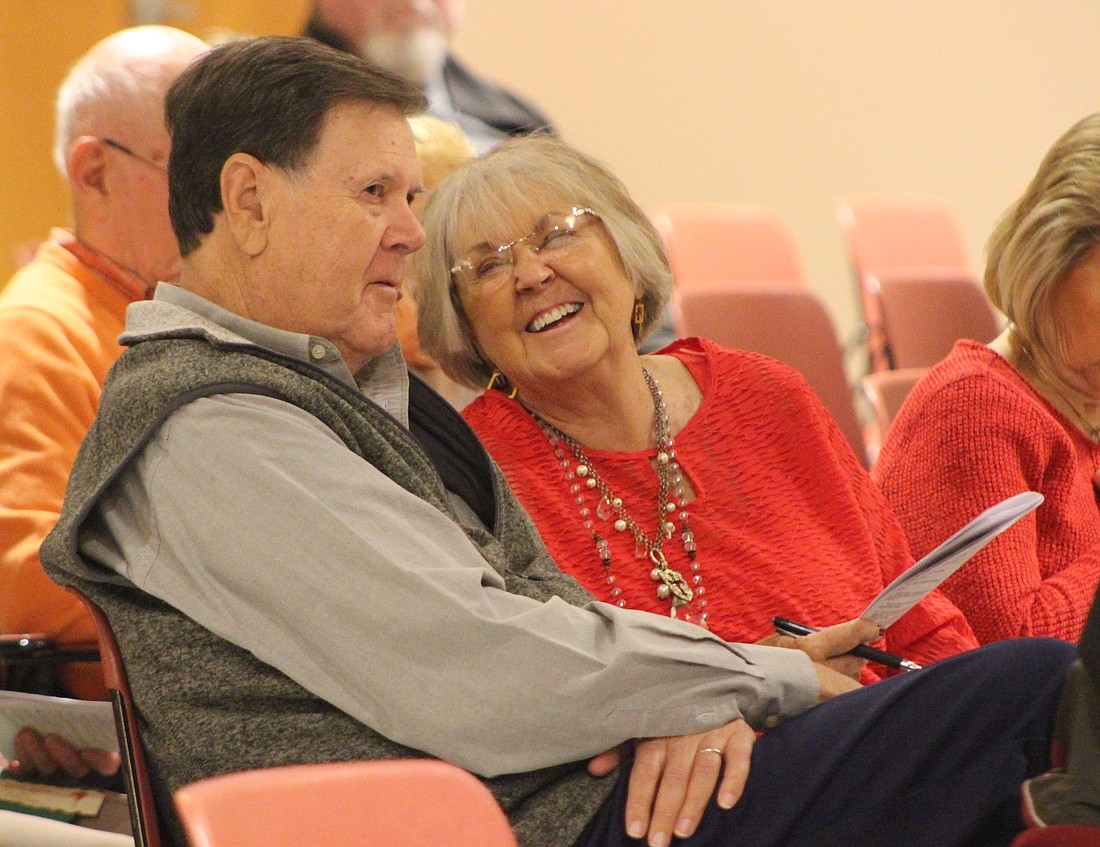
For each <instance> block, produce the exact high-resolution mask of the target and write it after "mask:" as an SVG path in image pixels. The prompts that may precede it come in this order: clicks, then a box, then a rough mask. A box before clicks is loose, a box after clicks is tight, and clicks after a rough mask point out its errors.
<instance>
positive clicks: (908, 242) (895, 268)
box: [836, 194, 989, 370]
mask: <svg viewBox="0 0 1100 847" xmlns="http://www.w3.org/2000/svg"><path fill="white" fill-rule="evenodd" d="M836 216H837V221H838V223H839V224H840V229H841V233H842V234H843V236H844V243H845V245H846V247H847V249H848V254H849V257H850V259H851V262H852V267H853V269H854V271H855V277H856V280H857V284H858V287H859V294H860V304H861V306H862V308H863V319H864V323H865V324H866V326H867V348H868V353H869V356H870V368H871V370H887V369H889V368H892V367H901V365H899V364H898V363H897V362H896V361H894V358H893V356H894V352H893V345H894V342H895V339H894V337H893V336H892V335H890V334H889V330H888V328H887V327H886V326H885V318H884V315H883V307H882V303H881V299H880V294H879V287H880V284H881V281H882V280H884V279H886V278H888V277H892V276H896V275H899V274H908V275H909V276H913V275H915V274H918V273H931V274H945V273H949V274H953V275H954V276H955V277H957V278H960V279H961V278H969V279H971V280H972V281H976V280H975V278H974V272H973V270H972V269H971V266H970V259H969V258H968V256H967V250H966V240H965V238H964V237H963V233H962V226H961V225H960V223H959V220H958V217H957V216H956V215H955V212H954V210H953V209H952V208H951V207H950V206H949V205H948V204H947V203H946V202H945V201H944V200H942V199H941V198H939V197H935V196H932V195H928V194H849V195H846V196H844V197H841V198H840V199H839V200H838V201H837V204H836ZM986 309H987V310H988V309H989V307H988V305H987V306H986Z"/></svg>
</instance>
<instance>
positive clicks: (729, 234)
mask: <svg viewBox="0 0 1100 847" xmlns="http://www.w3.org/2000/svg"><path fill="white" fill-rule="evenodd" d="M650 218H651V220H652V221H653V223H654V225H655V226H656V227H657V231H658V232H660V233H661V238H662V239H663V240H664V243H665V250H666V251H667V252H668V257H669V264H670V265H671V266H672V276H673V278H674V279H675V280H676V287H677V289H678V290H681V291H683V290H687V289H689V288H692V287H694V286H696V285H699V284H704V285H705V284H712V283H726V284H729V285H737V284H740V283H750V284H752V285H757V284H759V283H762V282H770V281H776V282H783V283H788V284H795V285H799V286H805V285H806V272H805V269H804V268H803V266H802V257H801V254H800V252H799V250H798V245H797V243H796V242H795V239H794V235H793V234H792V233H791V230H790V227H789V226H788V225H787V222H786V221H785V220H784V219H783V217H782V216H781V215H780V214H779V213H778V212H776V211H775V210H774V209H770V208H768V207H766V206H754V205H749V204H741V203H670V204H667V205H664V206H659V207H656V208H654V209H652V210H651V211H650Z"/></svg>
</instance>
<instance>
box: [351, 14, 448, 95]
mask: <svg viewBox="0 0 1100 847" xmlns="http://www.w3.org/2000/svg"><path fill="white" fill-rule="evenodd" d="M447 47H448V44H447V36H446V34H444V33H443V32H440V31H439V30H438V29H432V28H430V27H420V28H418V29H416V30H413V31H412V32H410V33H405V34H401V33H393V32H373V33H368V34H367V35H366V36H364V37H363V40H362V41H360V42H359V55H360V56H362V57H363V58H364V59H366V60H367V61H370V62H374V63H375V64H376V65H378V66H379V67H381V68H384V69H385V70H387V71H391V72H392V73H395V74H397V75H398V76H399V77H401V78H403V79H405V80H408V81H409V82H411V83H413V84H414V85H418V86H421V87H423V86H424V84H425V83H427V81H428V80H429V79H431V78H432V77H434V76H436V75H437V74H439V72H440V71H441V70H442V68H443V61H444V60H445V59H446V58H447Z"/></svg>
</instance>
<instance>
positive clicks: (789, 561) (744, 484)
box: [464, 339, 977, 681]
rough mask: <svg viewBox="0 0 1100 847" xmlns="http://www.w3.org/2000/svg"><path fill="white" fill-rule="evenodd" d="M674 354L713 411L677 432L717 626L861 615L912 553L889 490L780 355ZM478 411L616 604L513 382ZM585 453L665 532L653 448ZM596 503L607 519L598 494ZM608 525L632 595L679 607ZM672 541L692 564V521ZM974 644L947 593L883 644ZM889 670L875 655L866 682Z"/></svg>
mask: <svg viewBox="0 0 1100 847" xmlns="http://www.w3.org/2000/svg"><path fill="white" fill-rule="evenodd" d="M663 352H665V353H668V354H671V355H674V356H676V357H677V358H678V359H679V360H680V361H682V362H683V363H684V364H685V365H686V366H687V368H688V369H689V370H690V372H691V374H692V376H693V377H694V378H695V380H696V382H697V383H698V384H699V386H700V388H701V389H702V392H703V402H702V404H701V405H700V407H699V409H698V410H697V411H696V412H695V414H694V416H693V417H692V418H691V420H690V421H689V422H688V424H687V425H686V426H685V427H684V429H683V430H682V431H681V432H680V433H678V434H677V435H676V436H675V449H676V453H677V458H678V460H679V462H680V464H681V466H682V468H683V469H684V472H685V473H686V474H687V475H688V477H689V478H690V480H691V484H692V485H693V486H694V488H695V492H696V500H695V501H694V502H693V503H691V504H690V505H689V507H688V514H689V522H690V525H691V528H692V530H693V531H694V533H695V539H696V543H697V547H698V561H699V563H700V567H701V574H702V577H703V587H704V588H705V589H706V593H705V597H706V599H707V602H708V606H707V611H708V613H709V614H710V622H709V623H710V629H711V630H712V631H713V632H715V633H716V634H717V635H719V636H720V637H722V638H725V639H727V640H729V641H742V642H751V641H755V640H757V639H759V638H762V637H763V636H765V635H768V634H770V633H772V632H773V629H772V625H771V618H772V616H773V615H783V616H785V617H789V618H793V619H795V620H799V621H801V622H803V623H807V624H810V625H812V626H827V625H830V624H835V623H840V622H841V621H845V620H848V619H851V618H854V617H856V616H857V615H859V613H860V612H862V611H863V610H864V608H866V606H867V604H868V603H869V602H870V601H871V599H872V598H873V597H874V596H875V595H876V594H877V593H878V592H879V591H880V590H881V589H882V588H883V586H884V585H885V583H886V581H888V579H889V578H892V577H893V575H895V574H896V573H898V572H899V571H900V570H902V569H903V568H905V567H907V566H908V565H909V564H911V558H910V555H909V551H908V547H907V546H906V543H905V538H904V536H903V534H902V531H901V528H900V527H899V526H898V524H897V522H896V521H895V520H894V518H893V517H892V515H891V514H890V512H889V508H888V507H887V505H886V503H885V501H884V500H883V498H882V496H881V495H880V494H879V492H878V490H877V489H876V488H875V486H874V484H873V483H872V482H871V479H870V477H868V476H867V474H866V473H865V472H864V471H863V469H862V468H861V467H860V465H859V462H858V461H857V460H856V457H855V456H854V455H853V453H852V451H851V449H850V447H849V446H848V442H847V441H846V440H845V438H844V436H843V435H842V434H841V433H840V431H839V429H838V428H837V426H836V424H835V423H833V421H832V419H831V418H830V417H829V415H828V413H827V412H826V411H825V408H824V406H822V404H821V403H820V401H818V399H817V397H816V396H815V395H814V393H813V392H812V391H811V389H810V388H809V386H808V385H807V384H806V382H805V380H804V379H803V378H802V377H801V375H799V374H798V373H797V372H796V371H794V370H792V369H790V368H788V367H787V366H785V365H781V364H779V363H778V362H776V361H773V360H771V359H768V358H765V357H763V356H759V355H756V354H752V353H743V352H739V351H733V350H725V349H722V348H720V347H718V346H717V345H715V344H713V343H711V342H709V341H705V340H702V339H685V340H682V341H679V342H676V343H675V344H673V345H672V346H671V347H668V348H666V350H664V351H663ZM464 414H465V416H466V418H467V420H469V422H470V424H471V425H472V426H473V427H474V429H475V430H476V431H477V433H478V435H479V436H480V437H481V439H482V441H483V442H484V443H485V446H486V448H487V449H488V450H489V453H490V454H491V455H492V456H493V458H494V459H496V461H497V463H498V464H500V466H501V468H502V469H503V470H504V473H505V475H506V476H507V478H508V481H509V483H510V484H511V485H512V487H513V489H514V490H515V492H516V494H517V495H518V497H519V499H520V501H521V502H522V503H523V505H524V506H525V507H526V508H527V510H528V511H529V512H530V514H531V516H532V518H534V521H535V524H536V526H538V529H539V532H540V533H541V534H542V537H543V539H544V540H545V541H546V545H547V547H548V548H549V550H550V552H551V554H552V555H553V556H554V558H555V559H556V561H557V562H558V564H559V565H560V566H561V567H562V568H563V569H564V570H566V571H567V572H569V573H571V574H573V576H575V577H576V578H577V579H578V580H579V581H580V582H581V584H582V585H584V586H585V588H587V589H588V590H589V591H590V592H592V594H593V595H595V596H596V597H597V598H598V599H600V600H604V601H607V602H612V600H613V598H612V595H611V593H610V587H609V585H608V584H607V573H606V572H605V570H604V567H603V563H602V561H601V559H600V557H599V555H598V554H597V552H596V548H595V545H594V543H593V540H592V537H591V535H590V533H589V532H588V531H587V530H586V529H585V528H584V527H583V525H582V518H581V517H580V514H579V508H580V507H579V506H578V504H577V503H576V502H575V501H574V495H573V494H571V493H570V492H569V483H568V482H567V480H566V479H565V477H564V474H563V471H562V469H561V467H560V465H559V462H558V461H557V460H556V459H555V457H554V454H553V451H552V449H551V446H550V443H549V441H548V440H547V438H546V436H545V435H543V433H542V431H541V430H540V429H539V427H538V425H537V424H536V423H535V421H534V419H533V418H532V417H531V415H530V414H529V413H528V412H527V411H526V410H525V409H524V408H523V407H522V406H521V405H520V404H519V403H517V402H516V401H514V400H509V399H508V398H507V397H506V396H505V395H503V394H501V393H500V392H489V393H488V394H486V395H485V396H484V397H482V398H479V399H478V400H476V401H474V403H473V404H471V405H470V406H468V407H467V408H466V411H465V412H464ZM587 453H588V456H589V458H590V459H591V460H592V463H593V466H594V467H595V468H596V470H597V471H598V473H599V474H600V476H601V477H602V478H603V479H604V480H605V481H606V482H607V483H608V485H609V486H610V488H611V490H612V492H614V493H615V494H616V495H618V496H620V497H622V499H623V501H624V504H625V506H626V509H627V511H628V512H629V513H630V515H631V517H633V518H634V520H635V521H637V522H638V524H639V525H640V526H641V527H642V528H643V530H645V531H646V532H647V533H649V534H650V536H651V537H652V532H653V528H654V526H655V525H656V520H657V519H656V498H657V475H656V473H655V472H654V471H653V469H652V466H651V465H650V459H651V458H653V455H654V451H653V450H648V451H642V452H639V453H625V452H610V451H600V450H591V451H587ZM586 505H588V507H589V508H590V510H591V512H592V514H593V517H594V518H595V498H594V497H593V495H591V494H589V495H587V502H586ZM612 520H613V518H612ZM595 521H596V527H595V528H596V529H597V531H598V532H600V534H601V535H602V536H603V537H604V538H606V539H607V540H608V541H609V542H610V544H611V549H612V561H611V573H612V574H613V575H614V576H615V578H616V580H617V585H618V586H619V587H620V588H621V589H622V599H623V600H625V601H626V605H627V606H628V607H630V608H634V609H645V610H647V611H651V612H657V613H660V614H664V615H667V614H668V613H669V602H668V601H660V600H658V599H657V598H656V595H655V592H654V583H653V582H652V580H651V579H650V576H649V571H650V568H651V567H652V565H650V564H648V560H639V559H637V558H636V557H635V555H634V540H633V537H632V536H631V535H630V533H629V532H616V531H615V530H614V528H613V527H612V526H611V523H612V521H611V520H601V519H599V518H595ZM664 547H665V551H666V554H667V557H668V561H669V564H670V566H671V567H673V568H675V569H676V570H679V571H681V572H682V573H684V574H690V562H689V560H688V557H687V554H686V553H685V551H684V547H683V544H682V542H681V540H680V535H679V522H678V521H677V532H676V534H675V535H674V536H673V537H672V538H671V539H669V540H668V541H666V542H665V545H664ZM692 606H696V603H695V602H693V603H692ZM689 608H690V607H689ZM976 643H977V642H976V641H975V639H974V636H973V633H972V632H971V631H970V628H969V626H968V625H967V623H966V621H965V619H964V618H963V616H962V614H961V613H960V612H959V610H958V609H956V608H955V607H954V606H953V605H952V604H951V603H949V602H948V601H947V600H946V599H945V598H944V597H942V596H941V595H939V594H938V593H934V594H933V595H931V596H930V597H929V598H928V599H927V600H926V601H924V602H923V603H921V604H920V605H919V606H917V608H915V609H914V610H913V611H911V612H910V613H909V614H908V615H906V616H905V617H904V618H902V620H900V621H899V622H898V623H896V624H895V625H894V626H893V627H891V628H890V630H889V631H888V633H887V637H886V639H885V641H884V642H880V646H883V644H884V646H886V648H887V649H890V650H894V651H897V652H899V653H901V654H903V655H905V656H907V657H908V658H911V659H913V660H914V661H916V662H919V663H927V662H931V661H934V660H936V659H939V658H942V657H944V656H949V655H952V654H954V653H957V652H960V651H962V650H966V649H969V648H971V647H974V646H976ZM885 673H886V671H885V669H884V668H882V667H881V666H868V668H867V669H866V671H865V673H864V680H865V681H872V680H874V679H877V678H879V676H881V675H884V674H885Z"/></svg>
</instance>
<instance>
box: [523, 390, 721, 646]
mask: <svg viewBox="0 0 1100 847" xmlns="http://www.w3.org/2000/svg"><path fill="white" fill-rule="evenodd" d="M642 375H643V377H644V378H645V382H646V386H647V387H648V388H649V392H650V394H651V395H652V397H653V411H654V415H653V436H654V441H655V443H656V445H657V464H656V468H657V481H658V485H657V489H658V490H657V531H656V532H655V533H654V534H653V538H650V537H649V536H647V535H646V533H644V532H643V531H642V529H641V527H639V526H638V524H637V522H636V521H635V520H634V519H633V518H632V517H631V516H630V513H629V512H627V510H626V507H625V506H624V505H623V501H622V498H621V497H617V496H615V494H613V493H612V491H611V489H610V488H609V487H608V485H607V483H605V482H604V481H603V479H602V478H601V477H600V475H599V473H598V472H597V471H596V469H595V468H594V467H593V465H592V461H591V460H590V459H589V458H588V456H587V455H586V454H585V452H584V448H583V447H582V446H581V445H580V443H579V442H578V441H577V440H576V439H575V438H573V437H572V436H569V435H566V434H565V433H564V432H562V431H561V430H559V429H558V428H557V427H555V426H554V425H553V424H551V423H549V422H548V421H545V420H543V419H542V418H541V417H539V416H538V415H537V414H535V413H534V412H532V413H531V414H532V416H533V417H534V419H535V421H536V422H537V423H538V425H539V427H540V428H541V429H542V432H543V434H544V435H546V437H547V439H548V440H549V442H550V446H551V447H552V448H553V450H554V456H555V457H556V458H557V460H558V463H559V465H560V466H561V468H562V470H563V472H564V473H565V478H566V481H567V482H568V483H569V491H570V493H571V494H572V495H573V498H574V501H575V502H576V503H577V505H578V506H579V507H580V516H581V520H582V523H583V525H584V528H585V529H587V530H588V531H589V532H590V533H591V535H592V540H593V541H594V542H595V545H596V552H597V554H598V555H599V557H600V560H601V561H602V562H603V566H604V570H605V572H606V574H607V576H606V581H607V584H608V586H610V589H611V598H612V601H613V602H614V603H615V605H617V606H619V607H620V608H625V607H626V601H625V600H623V599H622V589H621V588H619V586H618V584H617V583H618V580H617V579H616V577H615V575H614V574H613V573H612V572H611V545H610V544H609V543H608V542H607V539H605V538H604V537H603V536H602V535H600V533H599V532H598V531H597V530H596V528H595V523H594V522H593V520H592V511H591V509H590V508H589V506H588V502H587V496H586V495H587V493H588V492H592V493H595V494H597V495H598V497H599V500H598V501H597V503H596V510H595V512H596V517H598V518H599V519H601V520H611V519H612V517H614V521H613V524H612V525H613V526H614V528H615V530H616V531H617V532H626V531H627V530H629V531H630V533H631V535H633V536H634V555H635V556H636V557H637V558H639V559H647V558H648V559H649V562H650V564H651V565H652V566H653V567H652V569H651V570H650V572H649V576H650V578H651V579H652V580H653V581H654V582H656V583H657V598H658V599H659V600H662V601H663V600H670V601H671V608H670V610H669V615H670V616H671V617H674V618H678V617H681V609H682V608H683V607H685V606H687V605H688V604H689V603H691V602H692V601H693V600H694V601H695V609H696V611H697V614H695V615H691V614H688V613H687V610H686V609H684V610H683V611H684V614H683V619H684V620H688V621H691V622H692V623H696V624H698V625H699V626H702V627H703V628H706V627H707V619H708V618H709V613H708V612H706V611H705V609H706V607H707V601H706V599H705V594H706V589H705V588H704V587H703V577H702V574H701V573H700V571H699V563H698V562H697V561H696V558H695V557H696V548H695V535H694V533H693V532H692V531H691V527H690V526H689V525H688V513H687V508H686V504H685V503H684V488H683V479H684V478H683V471H682V469H681V468H680V465H679V463H677V461H676V451H675V450H674V449H673V441H672V438H671V437H670V436H669V426H668V412H667V410H666V409H665V401H664V396H663V395H662V394H661V390H660V388H659V386H658V385H657V381H656V380H655V379H654V378H653V377H652V375H650V373H649V371H648V370H646V369H645V368H642ZM562 444H564V445H565V446H566V447H568V448H569V452H570V453H571V454H572V456H573V460H574V461H575V462H576V467H575V468H574V467H573V466H572V465H571V463H570V461H569V459H568V458H567V457H566V455H565V450H563V449H562V447H561V445H562ZM671 490H674V491H675V494H674V498H670V497H669V492H670V491H671ZM677 503H679V505H680V512H679V515H678V517H679V519H680V540H681V541H682V542H683V545H684V551H685V552H686V553H687V556H688V559H689V561H690V563H691V571H692V574H691V583H690V584H689V582H688V580H687V579H685V578H684V576H683V575H682V574H681V573H680V572H679V571H676V570H673V569H672V568H671V567H670V566H669V564H668V561H667V560H666V559H665V555H664V553H663V552H662V547H663V545H664V542H665V541H666V540H667V539H670V538H672V535H673V533H674V532H675V530H676V526H675V524H674V523H673V521H672V520H669V519H668V518H669V517H670V516H671V515H672V514H673V513H674V512H676V509H677Z"/></svg>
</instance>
